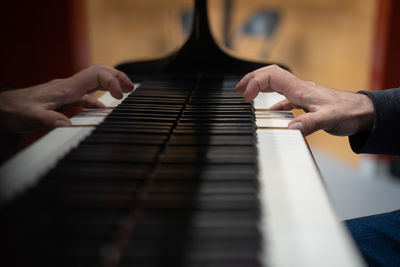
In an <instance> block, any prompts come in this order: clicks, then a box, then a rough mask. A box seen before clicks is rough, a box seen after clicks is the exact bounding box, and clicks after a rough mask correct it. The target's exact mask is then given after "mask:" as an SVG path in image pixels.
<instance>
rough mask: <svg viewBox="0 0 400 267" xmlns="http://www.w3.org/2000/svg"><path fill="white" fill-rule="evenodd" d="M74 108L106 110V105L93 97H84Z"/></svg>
mask: <svg viewBox="0 0 400 267" xmlns="http://www.w3.org/2000/svg"><path fill="white" fill-rule="evenodd" d="M74 106H79V107H84V108H106V105H104V104H103V103H102V102H100V101H99V100H97V99H96V98H95V97H93V96H91V95H84V96H83V97H82V98H81V100H80V101H78V102H77V103H75V104H74Z"/></svg>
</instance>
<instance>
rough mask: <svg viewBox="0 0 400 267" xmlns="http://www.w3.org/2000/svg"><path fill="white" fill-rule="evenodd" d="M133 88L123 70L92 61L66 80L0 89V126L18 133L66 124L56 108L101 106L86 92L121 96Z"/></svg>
mask: <svg viewBox="0 0 400 267" xmlns="http://www.w3.org/2000/svg"><path fill="white" fill-rule="evenodd" d="M133 88H134V85H133V83H132V82H131V81H130V79H129V78H128V77H127V76H126V75H125V74H124V73H123V72H121V71H118V70H116V69H114V68H111V67H108V66H105V65H101V64H96V65H93V66H91V67H89V68H87V69H84V70H82V71H80V72H78V73H76V74H75V75H73V76H71V77H69V78H66V79H57V80H53V81H50V82H48V83H45V84H40V85H37V86H33V87H29V88H24V89H16V90H9V91H4V92H1V93H0V126H1V127H2V128H6V129H8V130H9V131H12V132H20V133H22V132H28V131H31V130H34V129H37V128H45V129H53V128H56V127H63V126H70V125H71V122H70V120H69V119H68V118H67V117H66V116H65V115H64V114H62V113H59V112H57V111H56V110H57V109H59V108H61V107H64V106H70V105H74V106H81V107H87V108H103V107H105V106H104V105H103V104H102V103H101V102H100V101H98V100H97V99H95V98H94V97H93V96H91V95H89V93H92V92H94V91H96V90H108V91H110V93H111V95H112V96H113V97H115V98H118V99H121V98H122V97H123V93H127V92H130V91H132V90H133Z"/></svg>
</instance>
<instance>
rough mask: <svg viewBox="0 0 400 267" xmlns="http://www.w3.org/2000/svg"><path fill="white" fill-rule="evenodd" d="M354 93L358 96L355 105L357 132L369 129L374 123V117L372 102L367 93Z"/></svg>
mask: <svg viewBox="0 0 400 267" xmlns="http://www.w3.org/2000/svg"><path fill="white" fill-rule="evenodd" d="M356 95H357V97H358V98H359V106H358V107H356V108H357V110H358V112H357V118H358V120H357V121H358V132H360V131H370V130H371V129H372V127H373V125H374V119H375V112H374V104H373V103H372V100H371V99H370V98H369V96H368V95H366V94H363V93H362V92H360V93H357V94H356Z"/></svg>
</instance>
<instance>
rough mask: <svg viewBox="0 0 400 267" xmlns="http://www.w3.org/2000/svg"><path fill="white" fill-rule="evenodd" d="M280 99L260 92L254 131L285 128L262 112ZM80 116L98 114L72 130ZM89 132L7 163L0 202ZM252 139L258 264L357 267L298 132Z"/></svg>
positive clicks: (279, 118) (49, 139)
mask: <svg viewBox="0 0 400 267" xmlns="http://www.w3.org/2000/svg"><path fill="white" fill-rule="evenodd" d="M282 99H284V97H283V96H281V95H279V94H277V93H263V94H260V95H259V96H258V97H257V98H256V99H255V100H254V106H255V108H256V124H257V125H258V127H262V128H264V127H272V128H274V127H279V128H280V127H283V128H285V127H286V126H287V123H288V122H289V121H290V120H291V118H292V117H291V116H292V115H291V113H290V112H279V111H278V112H270V111H266V108H268V107H270V106H271V105H273V104H275V103H276V102H278V101H280V100H282ZM100 101H102V102H103V103H104V104H105V105H106V106H108V107H113V106H117V105H118V104H119V103H120V102H121V100H115V99H114V98H112V97H111V95H110V94H109V93H106V94H105V95H104V96H102V97H101V98H100ZM104 113H106V112H104ZM85 114H86V115H87V114H91V115H93V116H92V117H94V119H92V120H91V121H89V122H90V123H88V124H89V125H90V124H92V123H93V122H97V119H98V120H100V119H99V117H102V116H103V114H102V111H101V110H97V112H93V113H91V111H90V110H85V111H83V113H82V114H80V115H78V117H77V118H76V119H75V118H73V122H74V123H76V124H75V125H78V124H79V123H81V125H85V124H84V122H85V121H84V119H83V117H84V115H85ZM105 116H106V115H105ZM96 118H97V119H96ZM93 129H94V128H93V127H72V128H59V129H56V130H54V131H52V132H50V133H49V134H48V135H46V136H44V137H43V138H42V139H41V140H39V141H38V142H36V143H35V144H33V145H31V146H30V147H28V148H27V149H25V150H24V151H22V152H20V153H19V154H17V155H16V156H15V157H13V158H12V159H10V160H9V161H7V162H6V163H5V164H4V165H2V166H1V167H0V193H1V197H2V198H1V199H0V201H1V200H3V201H4V200H7V199H9V198H10V197H11V196H13V195H14V194H15V193H21V192H22V191H23V190H24V189H25V188H27V187H29V186H33V185H34V184H35V183H36V182H37V181H38V179H39V177H40V176H41V175H43V174H44V173H45V172H47V171H48V170H49V169H50V168H52V167H53V166H54V165H55V164H56V162H57V161H58V159H59V158H61V157H62V156H63V155H65V154H66V153H67V152H68V151H69V150H70V149H71V148H72V147H74V146H76V145H77V144H78V143H79V142H80V141H81V140H82V139H83V138H84V137H85V136H87V135H88V134H89V133H90V132H91V131H92V130H93ZM257 135H258V145H257V147H258V156H259V160H258V161H259V171H260V173H259V181H260V193H259V197H260V202H261V206H262V214H263V217H262V221H261V222H260V229H261V230H262V231H263V232H264V233H266V235H264V238H265V246H264V249H265V251H263V252H264V253H262V260H263V261H264V262H265V263H266V266H279V267H280V266H362V265H363V264H362V261H361V259H360V256H359V254H358V253H357V252H356V249H355V247H354V244H353V242H352V240H351V239H350V237H349V234H348V233H347V232H346V230H345V228H344V226H343V225H341V224H340V223H339V222H338V220H337V219H336V216H335V214H334V212H333V210H332V207H331V205H330V203H329V199H328V197H327V194H326V191H325V188H324V186H323V184H322V181H321V178H320V176H319V172H318V169H317V167H316V166H315V163H314V161H313V158H312V156H311V154H310V151H309V149H308V147H307V145H306V143H305V141H304V139H303V137H302V136H301V134H300V132H299V131H294V130H287V129H285V130H282V129H258V130H257ZM6 189H7V190H6Z"/></svg>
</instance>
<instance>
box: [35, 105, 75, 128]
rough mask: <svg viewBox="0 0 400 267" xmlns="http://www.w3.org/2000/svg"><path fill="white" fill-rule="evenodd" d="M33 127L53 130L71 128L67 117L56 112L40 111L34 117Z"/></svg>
mask: <svg viewBox="0 0 400 267" xmlns="http://www.w3.org/2000/svg"><path fill="white" fill-rule="evenodd" d="M35 126H36V127H39V128H46V129H54V128H57V127H67V126H71V121H70V120H69V119H68V117H67V116H65V115H64V114H61V113H59V112H57V111H53V110H46V109H40V110H38V111H37V113H36V115H35Z"/></svg>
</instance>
